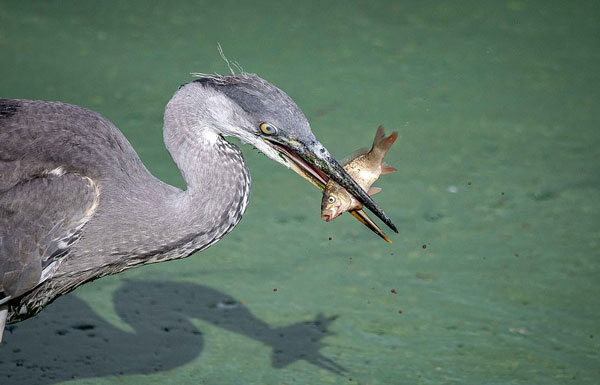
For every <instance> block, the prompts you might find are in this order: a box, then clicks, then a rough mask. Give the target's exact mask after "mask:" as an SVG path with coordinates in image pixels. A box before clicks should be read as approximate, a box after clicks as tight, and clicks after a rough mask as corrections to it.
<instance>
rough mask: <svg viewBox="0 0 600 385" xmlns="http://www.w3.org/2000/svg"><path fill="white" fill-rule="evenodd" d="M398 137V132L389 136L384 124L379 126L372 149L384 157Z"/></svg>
mask: <svg viewBox="0 0 600 385" xmlns="http://www.w3.org/2000/svg"><path fill="white" fill-rule="evenodd" d="M397 138H398V133H397V132H395V131H394V132H392V133H391V134H390V135H389V136H385V131H384V130H383V126H379V127H378V128H377V132H376V133H375V139H374V140H373V148H372V149H371V151H373V152H374V153H376V154H377V155H378V156H380V157H381V159H383V157H384V156H385V154H387V152H388V150H389V149H390V147H392V144H394V142H395V141H396V139H397Z"/></svg>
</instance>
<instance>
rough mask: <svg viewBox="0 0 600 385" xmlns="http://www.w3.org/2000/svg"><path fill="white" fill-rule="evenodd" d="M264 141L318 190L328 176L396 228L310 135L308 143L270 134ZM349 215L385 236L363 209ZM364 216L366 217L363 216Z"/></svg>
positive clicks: (387, 223) (392, 227)
mask: <svg viewBox="0 0 600 385" xmlns="http://www.w3.org/2000/svg"><path fill="white" fill-rule="evenodd" d="M265 141H266V142H267V143H268V144H269V145H270V146H271V147H272V148H274V149H275V150H276V151H277V152H278V153H279V155H280V156H281V157H282V158H283V160H284V161H285V162H286V163H287V164H288V165H289V166H290V168H291V169H292V170H294V171H295V172H296V173H297V174H298V175H300V176H301V177H303V178H304V179H306V180H308V181H309V182H310V183H312V184H313V185H315V186H316V187H317V188H319V189H320V190H321V191H323V190H324V189H325V185H326V184H327V182H328V181H329V179H333V180H334V181H335V182H336V183H338V184H339V185H340V186H342V187H343V188H345V189H346V191H348V193H350V195H352V196H353V197H354V198H355V199H356V200H358V201H359V202H361V203H362V204H363V206H364V207H366V208H368V209H369V210H370V211H371V212H372V213H373V214H375V215H377V217H379V219H381V220H382V221H383V223H385V224H386V225H387V226H388V227H389V228H390V229H392V230H393V231H394V232H396V233H397V232H398V229H397V228H396V226H395V225H394V223H392V220H391V219H390V218H389V217H388V216H387V215H386V214H385V212H384V211H383V210H382V209H381V208H380V207H379V206H378V205H377V204H376V203H375V202H374V201H373V199H372V198H371V197H370V196H369V194H367V192H366V191H365V190H363V189H362V188H361V187H360V186H359V185H358V183H356V181H355V180H354V179H353V178H352V177H351V176H350V175H349V174H348V173H347V172H346V170H344V168H343V167H342V166H341V165H340V164H339V163H338V162H337V161H336V160H335V159H334V158H333V157H332V156H331V155H330V154H329V151H327V149H326V148H325V147H324V146H323V145H322V144H321V143H319V141H317V140H316V139H314V140H313V141H311V142H310V143H309V144H305V143H302V142H299V141H293V140H286V142H285V143H282V138H279V140H278V141H274V140H271V139H270V138H269V139H266V140H265ZM355 212H362V210H355ZM352 215H354V216H355V217H356V218H357V219H359V221H360V222H361V223H362V224H364V225H365V226H367V227H368V228H369V229H371V230H372V231H373V232H375V233H376V234H377V235H379V236H380V237H382V238H384V239H386V238H387V236H385V234H384V233H383V231H382V230H381V229H379V227H378V226H377V225H376V224H375V223H374V222H373V221H372V220H370V218H368V217H367V216H366V213H364V212H362V213H360V214H357V215H358V216H357V215H355V214H352ZM365 217H366V218H368V219H365ZM333 218H335V217H333ZM333 218H331V219H333ZM387 240H389V238H387Z"/></svg>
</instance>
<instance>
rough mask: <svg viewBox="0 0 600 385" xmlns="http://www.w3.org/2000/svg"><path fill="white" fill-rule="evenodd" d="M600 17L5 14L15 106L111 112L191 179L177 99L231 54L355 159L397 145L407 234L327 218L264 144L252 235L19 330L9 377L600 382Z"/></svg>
mask: <svg viewBox="0 0 600 385" xmlns="http://www.w3.org/2000/svg"><path fill="white" fill-rule="evenodd" d="M598 4H599V3H598V2H593V1H579V2H549V1H539V2H525V1H507V2H501V1H486V2H483V1H472V2H448V3H442V2H435V1H433V2H429V1H427V2H413V3H409V2H397V1H379V2H377V1H372V2H366V1H365V2H358V1H337V2H333V1H331V2H320V1H311V2H308V1H303V2H299V1H288V0H280V1H274V2H268V1H260V2H234V1H220V2H214V3H209V2H178V1H171V2H168V3H147V2H142V1H112V2H108V1H104V2H101V3H97V4H93V3H90V2H81V1H68V2H67V1H61V2H49V1H46V2H18V1H3V2H2V6H0V56H1V58H2V60H0V73H2V80H1V81H0V95H1V96H3V97H19V98H30V99H49V100H61V101H66V102H70V103H75V104H78V105H81V106H85V107H87V108H90V109H93V110H95V111H98V112H100V113H101V114H103V115H104V116H105V117H107V118H108V119H110V120H112V121H113V122H114V123H115V124H116V125H117V126H118V127H120V128H121V130H122V131H123V132H124V133H125V135H126V136H127V137H128V138H129V140H130V141H131V142H132V144H133V146H134V147H135V148H136V150H137V151H138V153H139V155H140V157H141V158H142V160H143V161H144V162H145V163H146V164H147V165H148V167H149V169H150V170H151V171H152V172H153V173H154V174H155V175H156V176H158V177H159V178H161V179H162V180H164V181H167V182H169V183H172V184H176V185H179V186H181V183H182V181H181V177H180V176H179V174H178V172H177V169H176V168H175V166H174V165H173V164H172V162H171V161H170V158H169V156H168V154H167V152H166V150H165V149H164V146H163V144H162V134H161V123H162V112H163V109H164V105H165V104H166V102H167V101H168V100H169V98H170V96H171V95H172V94H173V92H174V91H175V90H176V88H177V86H178V85H179V84H181V83H183V82H185V81H188V80H190V76H189V75H188V74H189V73H190V72H220V73H225V72H227V67H226V65H225V64H224V62H223V61H222V60H221V58H220V57H219V55H218V53H217V49H216V45H217V42H220V43H221V45H222V46H223V47H224V50H225V53H226V54H227V55H228V56H229V58H230V59H233V60H236V61H238V62H239V63H240V64H241V65H242V66H243V67H244V69H246V70H247V71H250V72H255V73H258V74H259V75H261V76H262V77H264V78H266V79H268V80H269V81H271V82H273V83H274V84H276V85H278V86H279V87H280V88H282V89H283V90H285V91H286V92H287V93H288V94H290V96H292V98H294V99H295V100H296V102H297V103H298V105H299V106H300V107H301V108H302V109H303V111H304V112H305V114H306V116H307V117H308V118H309V120H310V122H311V125H312V128H313V131H314V132H315V134H316V136H317V137H318V138H319V139H320V140H321V142H322V143H323V144H325V146H326V147H328V149H329V150H330V152H332V153H333V154H334V155H335V156H336V157H338V158H341V157H343V156H344V155H346V154H347V153H349V152H351V151H353V150H355V149H356V148H359V147H363V146H367V145H368V144H369V143H370V141H371V140H372V136H373V133H374V130H375V128H376V127H377V125H379V124H384V125H385V126H386V127H388V128H389V129H394V130H397V131H398V132H399V134H400V139H399V141H398V142H397V144H396V145H395V147H394V148H392V151H391V152H390V154H389V156H388V163H390V164H391V165H394V166H395V167H397V168H398V170H399V171H398V172H397V173H395V174H391V175H388V176H384V177H383V178H382V179H381V180H380V181H379V182H378V185H379V186H380V187H382V188H383V191H382V192H381V193H380V194H378V195H377V196H376V200H377V202H378V203H379V204H380V205H381V206H382V207H383V208H384V209H385V210H386V212H387V213H388V214H389V215H390V217H391V218H392V219H393V220H394V222H395V223H396V224H397V225H398V227H399V229H400V234H398V235H394V236H393V241H394V243H393V245H388V244H386V243H384V242H383V241H381V240H380V239H378V238H377V237H375V236H374V235H373V234H372V233H370V232H369V231H368V230H366V229H365V228H363V227H362V226H360V225H359V224H358V222H356V221H355V220H354V219H353V218H352V217H349V216H348V215H345V216H342V217H341V218H339V219H337V220H335V221H334V222H332V223H325V222H323V221H321V220H320V218H319V201H320V196H319V194H318V192H317V190H316V189H314V188H313V187H312V186H310V185H309V184H308V183H306V182H305V181H303V180H301V179H300V178H298V177H297V176H296V175H295V174H293V173H291V172H290V171H289V170H286V169H284V168H283V167H280V166H278V165H276V164H274V163H273V162H271V161H270V160H268V159H267V158H266V157H264V156H262V155H260V154H257V153H256V152H254V151H252V150H251V149H249V148H243V150H244V154H245V156H246V159H247V162H248V164H249V167H250V169H251V172H252V177H253V182H254V189H253V196H252V199H251V203H250V206H249V208H248V210H247V212H246V215H245V216H244V219H243V220H242V222H241V223H240V225H239V226H238V227H237V228H236V229H235V230H234V231H233V232H232V233H231V234H229V235H228V236H227V237H226V238H225V239H223V240H222V241H221V242H219V243H218V244H216V245H215V246H213V247H211V248H210V249H209V250H207V251H205V252H202V253H199V254H197V255H195V256H192V257H191V258H188V259H185V260H181V261H176V262H170V263H164V264H158V265H153V266H147V267H143V268H139V269H136V270H133V271H129V272H126V273H124V274H120V275H118V276H114V277H108V278H103V279H101V280H98V281H96V282H94V283H91V284H88V285H85V286H83V287H81V288H79V289H77V290H76V291H75V292H74V293H72V294H71V295H68V296H65V297H63V298H61V299H59V300H57V301H56V302H55V303H54V304H52V305H51V306H50V307H48V308H47V309H46V310H44V311H43V312H42V313H41V314H40V315H39V316H38V317H36V318H34V319H31V320H29V321H26V322H24V323H21V324H17V325H15V326H16V327H14V328H12V329H10V330H9V331H7V333H6V335H5V344H4V345H3V346H1V347H0V383H2V384H13V383H19V384H53V383H62V382H68V383H69V384H114V383H119V384H329V383H337V384H373V385H375V384H445V383H457V384H482V383H485V384H509V383H510V384H564V383H584V384H595V383H598V379H599V378H600V357H599V348H600V344H599V341H600V299H599V298H600V297H599V295H598V294H599V289H600V279H599V278H600V277H599V275H598V272H599V262H598V257H599V255H598V254H599V253H598V248H599V246H600V225H599V219H600V216H599V214H600V205H599V198H600V194H599V189H600V164H599V159H600V150H599V144H600V133H599V131H598V130H599V123H600V119H599V116H600V115H599V113H598V112H597V111H598V110H599V109H600V105H599V104H600V103H599V102H598V101H599V99H600V86H599V81H600V76H599V73H600V72H599V71H598V68H600V60H599V50H598V48H599V47H600V44H599V40H600V39H599V36H600V27H599V26H600V24H599V23H598V17H599V16H600V7H599V6H598ZM451 191H454V192H451ZM330 238H331V239H330ZM274 289H277V291H274ZM392 289H394V290H395V293H393V292H392V291H391V290H392ZM227 301H241V303H242V305H239V306H238V307H235V308H229V309H226V308H227V307H228V305H227V304H228V303H229V302H227ZM219 303H222V304H224V305H225V306H224V307H225V308H223V306H218V304H219ZM400 311H401V312H400Z"/></svg>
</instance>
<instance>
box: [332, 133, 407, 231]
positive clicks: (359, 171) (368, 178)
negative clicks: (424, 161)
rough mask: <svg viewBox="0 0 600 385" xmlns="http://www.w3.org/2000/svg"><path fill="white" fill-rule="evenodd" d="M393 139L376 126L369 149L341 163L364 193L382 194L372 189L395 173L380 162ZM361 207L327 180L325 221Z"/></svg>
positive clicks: (342, 189) (359, 151)
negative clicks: (388, 175)
mask: <svg viewBox="0 0 600 385" xmlns="http://www.w3.org/2000/svg"><path fill="white" fill-rule="evenodd" d="M396 138H398V133H397V132H392V134H391V135H390V136H387V137H386V136H385V132H384V131H383V127H382V126H379V127H378V128H377V132H376V133H375V139H374V140H373V146H372V147H371V150H369V151H367V150H366V149H361V150H358V151H357V152H356V153H354V154H353V155H351V156H349V157H348V158H347V161H343V162H342V166H343V167H344V170H346V172H348V174H350V176H351V177H352V178H353V179H354V180H355V181H356V182H357V183H358V185H359V186H360V187H362V189H363V190H365V191H367V192H368V193H369V195H373V194H376V193H378V192H379V191H381V189H380V188H379V187H371V186H372V185H373V183H375V181H376V180H377V179H378V178H379V176H380V175H383V174H389V173H392V172H394V171H396V169H395V168H393V167H391V166H389V165H387V164H385V163H383V157H384V156H385V154H386V153H387V152H388V150H389V149H390V147H391V146H392V144H394V142H395V141H396ZM360 208H362V204H361V203H360V202H359V201H357V200H356V199H355V198H354V197H353V196H352V195H350V194H349V193H348V192H347V191H346V190H345V189H344V188H343V187H342V186H340V185H339V184H337V183H336V182H334V181H333V180H331V179H330V180H329V182H328V183H327V186H325V191H323V199H322V201H321V218H322V219H323V220H324V221H326V222H329V221H332V220H333V219H335V218H336V217H337V216H339V215H340V214H342V213H345V212H346V211H354V210H358V209H360ZM355 216H356V215H355ZM359 220H360V219H359ZM361 222H362V221H361ZM363 223H364V222H363ZM384 239H385V238H384Z"/></svg>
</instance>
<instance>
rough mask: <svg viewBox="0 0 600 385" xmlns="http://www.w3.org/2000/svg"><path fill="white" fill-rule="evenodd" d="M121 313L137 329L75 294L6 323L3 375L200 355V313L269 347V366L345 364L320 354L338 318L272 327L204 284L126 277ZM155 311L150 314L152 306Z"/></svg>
mask: <svg viewBox="0 0 600 385" xmlns="http://www.w3.org/2000/svg"><path fill="white" fill-rule="evenodd" d="M114 305H115V309H116V311H117V313H118V315H119V316H120V317H121V319H122V320H123V321H124V322H126V323H127V324H129V325H130V326H131V327H132V328H133V329H134V332H128V331H124V330H121V329H119V328H116V327H114V326H113V325H111V324H110V323H108V322H107V321H105V320H104V319H102V318H100V317H99V316H98V315H97V314H96V313H95V312H94V311H93V310H92V309H91V308H90V306H89V305H88V304H87V303H85V302H84V301H82V300H81V299H79V298H77V297H76V296H74V295H67V296H64V297H62V298H59V299H58V300H57V301H56V302H55V303H54V304H53V305H52V306H50V307H49V308H48V309H47V310H46V311H45V312H43V313H42V314H41V315H40V316H38V317H36V318H32V319H29V320H27V321H25V322H22V323H20V324H17V325H14V326H12V327H10V328H9V329H7V333H6V335H5V342H4V343H3V344H2V345H0V373H1V374H0V378H1V380H0V382H1V383H3V384H13V383H14V384H22V385H23V384H53V383H57V382H62V381H65V380H70V379H74V378H89V377H103V376H114V375H126V374H150V373H154V372H160V371H165V370H170V369H174V368H176V367H178V366H181V365H184V364H186V363H188V362H190V361H192V360H194V359H196V358H197V357H198V356H199V355H200V353H201V352H202V349H203V347H204V337H203V332H202V331H201V330H198V328H197V327H196V326H195V325H194V324H193V323H192V322H191V319H201V320H204V321H205V322H209V323H211V324H213V325H216V326H218V327H221V328H224V329H226V330H229V331H232V332H235V333H238V334H242V335H245V336H247V337H250V338H253V339H255V340H257V341H260V342H262V343H264V344H265V345H267V346H270V347H271V348H272V355H271V365H272V367H274V368H284V367H286V366H287V365H289V364H291V363H293V362H296V361H298V360H304V361H306V362H309V363H311V364H313V365H316V366H318V367H320V368H323V369H326V370H328V371H330V372H332V373H335V374H338V375H341V374H343V373H344V372H345V371H346V369H345V368H344V367H342V366H341V365H339V364H337V363H335V362H334V361H333V360H331V359H329V358H327V357H325V356H323V355H322V354H321V353H320V349H321V348H322V347H323V344H322V343H321V340H322V339H323V338H324V337H325V336H327V335H330V332H329V331H328V326H329V324H330V323H331V322H333V321H334V320H335V318H336V317H335V316H334V317H324V316H323V315H321V314H319V315H317V316H316V317H315V319H314V320H311V321H304V322H297V323H294V324H292V325H288V326H283V327H271V326H269V324H267V323H266V322H264V321H262V320H260V319H259V318H257V317H256V316H255V315H253V314H252V313H251V312H250V310H249V309H248V308H247V307H245V306H243V305H242V304H240V302H239V301H237V300H236V299H234V298H232V297H231V296H229V295H227V294H225V293H223V292H220V291H218V290H215V289H212V288H210V287H207V286H203V285H198V284H190V283H175V282H156V281H139V280H126V281H125V283H124V284H123V285H122V286H121V287H120V288H119V289H118V290H117V291H116V292H115V294H114ZM149 308H152V309H155V311H153V312H151V313H148V311H147V309H149Z"/></svg>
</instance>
